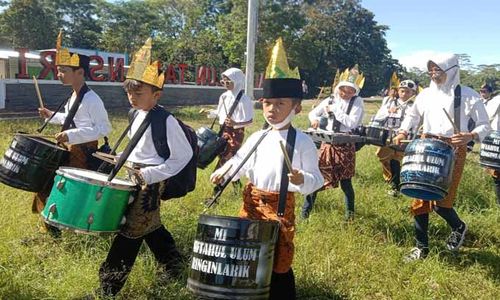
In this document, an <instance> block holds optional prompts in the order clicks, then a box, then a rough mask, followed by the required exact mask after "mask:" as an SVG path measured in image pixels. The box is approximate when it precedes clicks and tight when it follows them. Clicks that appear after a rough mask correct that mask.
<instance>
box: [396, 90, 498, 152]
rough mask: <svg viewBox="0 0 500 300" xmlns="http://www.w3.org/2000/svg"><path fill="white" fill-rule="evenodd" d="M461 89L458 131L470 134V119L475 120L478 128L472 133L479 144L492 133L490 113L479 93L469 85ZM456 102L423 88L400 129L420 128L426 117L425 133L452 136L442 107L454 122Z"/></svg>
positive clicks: (439, 93) (424, 123)
mask: <svg viewBox="0 0 500 300" xmlns="http://www.w3.org/2000/svg"><path fill="white" fill-rule="evenodd" d="M461 89H462V90H461V95H462V100H461V103H460V128H459V130H460V132H468V131H469V130H468V129H467V120H468V119H469V118H472V119H473V120H474V122H476V128H474V129H473V130H472V132H475V133H477V135H478V137H479V141H478V142H480V141H482V140H483V138H484V137H485V136H486V135H487V134H488V132H489V130H490V125H489V122H488V114H487V113H486V109H485V107H484V104H483V103H482V102H481V99H480V98H479V94H477V93H476V92H475V91H474V90H472V89H471V88H468V87H466V86H461ZM453 99H454V97H453V95H448V94H446V93H443V92H440V91H435V90H431V88H426V89H424V90H423V91H422V92H421V93H420V94H419V95H418V96H417V98H416V99H415V103H414V104H413V106H412V108H411V109H409V110H408V112H407V113H406V116H405V118H404V120H403V123H402V124H401V128H400V129H402V130H405V131H409V130H410V128H414V127H416V126H418V124H419V122H420V119H421V118H422V117H423V132H424V133H427V134H432V135H438V136H444V137H451V136H452V135H453V134H454V128H453V125H452V124H451V123H450V121H449V120H448V118H447V117H446V114H445V113H444V111H443V108H444V109H445V110H446V111H447V112H448V115H450V117H451V118H452V119H454V115H455V112H454V109H453Z"/></svg>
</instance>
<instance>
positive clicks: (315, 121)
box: [311, 120, 319, 129]
mask: <svg viewBox="0 0 500 300" xmlns="http://www.w3.org/2000/svg"><path fill="white" fill-rule="evenodd" d="M311 127H312V128H314V129H316V128H318V127H319V121H318V120H314V121H312V122H311Z"/></svg>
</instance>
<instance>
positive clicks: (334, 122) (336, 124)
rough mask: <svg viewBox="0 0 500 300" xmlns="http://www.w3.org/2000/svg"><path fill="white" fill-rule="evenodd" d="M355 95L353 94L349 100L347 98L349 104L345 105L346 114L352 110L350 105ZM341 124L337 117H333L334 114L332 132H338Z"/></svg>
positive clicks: (352, 103)
mask: <svg viewBox="0 0 500 300" xmlns="http://www.w3.org/2000/svg"><path fill="white" fill-rule="evenodd" d="M356 97H357V96H353V97H352V98H351V100H349V105H348V106H347V111H346V114H347V115H349V114H350V113H351V110H352V106H353V105H354V100H355V99H356ZM341 125H342V123H340V122H339V121H337V119H335V116H334V117H333V132H340V126H341Z"/></svg>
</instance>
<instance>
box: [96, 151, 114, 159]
mask: <svg viewBox="0 0 500 300" xmlns="http://www.w3.org/2000/svg"><path fill="white" fill-rule="evenodd" d="M95 153H96V154H97V155H100V156H102V157H107V158H111V159H115V158H116V156H115V155H113V154H109V153H104V152H99V151H96V152H95Z"/></svg>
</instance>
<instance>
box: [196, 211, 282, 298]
mask: <svg viewBox="0 0 500 300" xmlns="http://www.w3.org/2000/svg"><path fill="white" fill-rule="evenodd" d="M278 227H279V225H278V222H273V221H255V220H249V219H241V218H235V217H224V216H209V215H200V218H199V221H198V231H197V233H196V236H195V240H194V246H193V260H192V262H191V270H190V274H189V279H188V284H187V286H188V288H189V289H190V290H191V291H192V292H193V293H194V294H195V295H196V296H198V297H200V298H212V299H268V298H269V289H270V285H271V275H272V270H273V261H274V247H275V244H276V241H277V238H278Z"/></svg>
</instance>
